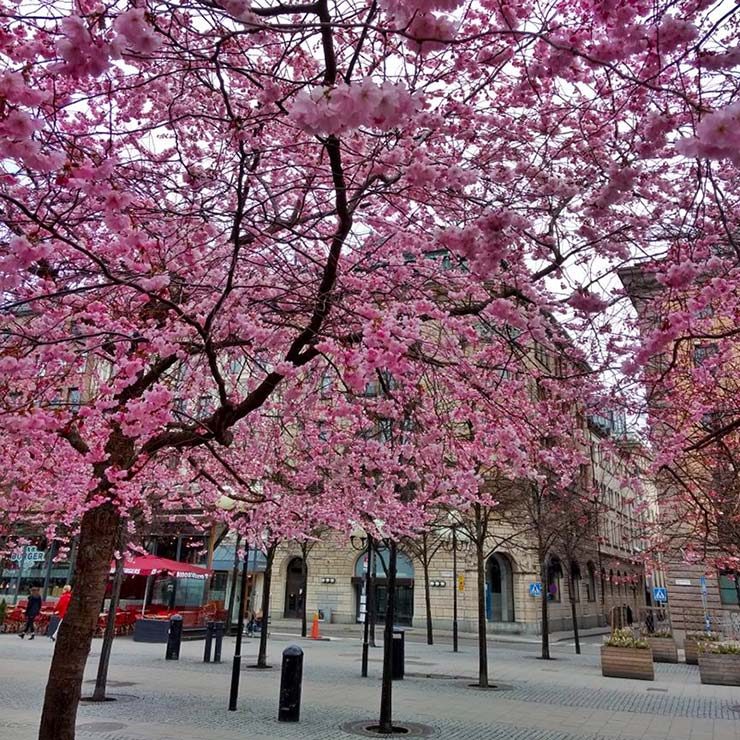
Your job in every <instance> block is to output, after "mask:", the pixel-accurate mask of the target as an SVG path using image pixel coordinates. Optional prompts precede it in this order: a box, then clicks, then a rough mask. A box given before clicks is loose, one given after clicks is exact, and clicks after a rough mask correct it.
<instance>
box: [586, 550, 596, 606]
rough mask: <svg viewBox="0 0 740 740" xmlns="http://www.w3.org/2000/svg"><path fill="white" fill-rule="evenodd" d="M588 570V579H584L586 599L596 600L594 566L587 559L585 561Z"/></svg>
mask: <svg viewBox="0 0 740 740" xmlns="http://www.w3.org/2000/svg"><path fill="white" fill-rule="evenodd" d="M586 570H587V571H588V580H587V581H586V599H587V600H588V601H596V566H594V564H593V563H592V562H591V561H590V560H589V561H588V563H586Z"/></svg>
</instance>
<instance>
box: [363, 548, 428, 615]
mask: <svg viewBox="0 0 740 740" xmlns="http://www.w3.org/2000/svg"><path fill="white" fill-rule="evenodd" d="M388 556H389V550H388V548H386V547H379V548H378V549H377V550H376V552H375V557H374V558H373V559H374V561H375V579H374V585H375V592H374V599H373V602H374V604H375V621H376V622H383V621H384V619H385V610H386V607H387V605H388V578H387V574H386V566H387V564H388ZM367 567H368V565H367V552H364V553H363V554H362V555H360V557H359V558H357V562H356V563H355V577H354V578H353V579H352V583H353V584H354V585H355V597H356V598H355V604H356V615H357V619H358V620H359V619H360V608H361V606H360V605H361V603H362V594H363V589H364V587H365V574H366V573H367ZM395 612H396V618H395V622H396V624H403V625H409V626H410V625H411V623H412V621H413V618H414V564H413V562H412V561H411V558H410V557H409V556H408V555H406V553H404V552H401V550H398V551H397V553H396V608H395Z"/></svg>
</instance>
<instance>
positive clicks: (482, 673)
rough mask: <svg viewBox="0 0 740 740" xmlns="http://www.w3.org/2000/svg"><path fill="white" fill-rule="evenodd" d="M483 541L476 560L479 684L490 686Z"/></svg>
mask: <svg viewBox="0 0 740 740" xmlns="http://www.w3.org/2000/svg"><path fill="white" fill-rule="evenodd" d="M483 556H484V552H483V542H482V540H481V538H480V537H479V538H478V539H477V541H476V543H475V560H476V566H477V571H478V572H477V579H478V685H479V686H480V687H481V688H483V689H487V688H488V638H487V635H486V626H487V625H486V572H485V562H484V557H483Z"/></svg>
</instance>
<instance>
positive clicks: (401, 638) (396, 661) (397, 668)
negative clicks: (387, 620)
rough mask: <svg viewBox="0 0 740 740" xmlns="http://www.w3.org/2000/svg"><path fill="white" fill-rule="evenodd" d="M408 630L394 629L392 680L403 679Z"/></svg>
mask: <svg viewBox="0 0 740 740" xmlns="http://www.w3.org/2000/svg"><path fill="white" fill-rule="evenodd" d="M405 644H406V630H402V629H399V628H398V627H394V628H393V643H392V652H391V658H392V660H391V678H392V679H393V680H394V681H400V680H401V679H402V678H403V668H404V661H405V652H406V647H405Z"/></svg>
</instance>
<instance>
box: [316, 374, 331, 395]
mask: <svg viewBox="0 0 740 740" xmlns="http://www.w3.org/2000/svg"><path fill="white" fill-rule="evenodd" d="M332 382H333V379H332V375H331V372H330V371H329V370H325V371H324V372H323V373H322V374H321V381H320V384H319V395H320V396H321V398H326V397H327V396H328V395H329V393H330V392H331V386H332Z"/></svg>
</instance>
